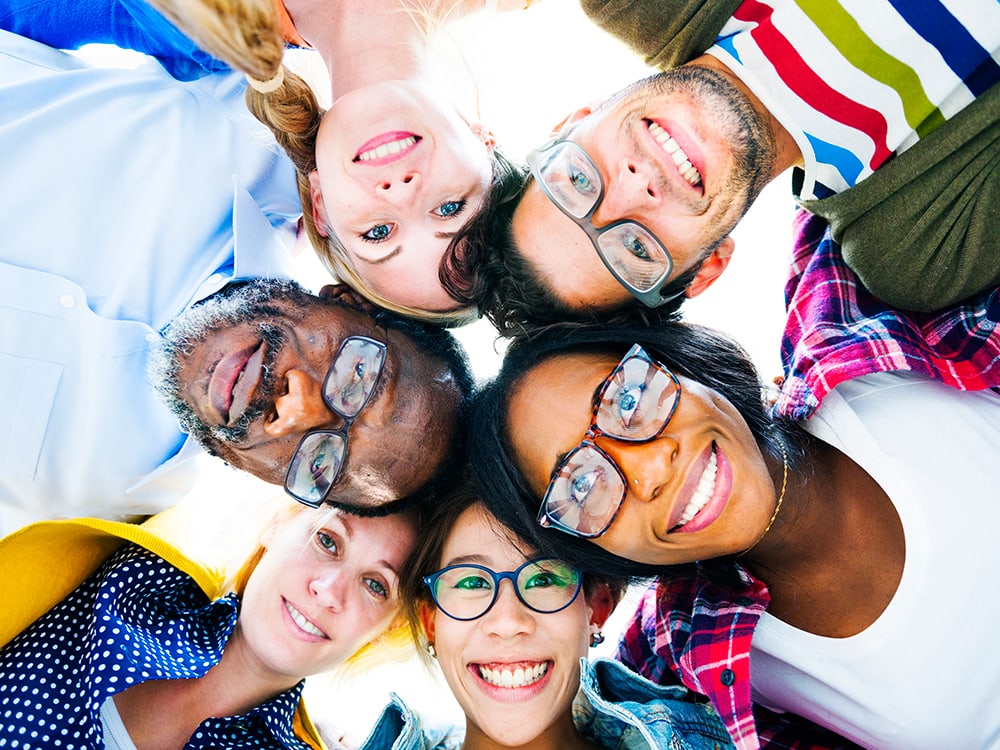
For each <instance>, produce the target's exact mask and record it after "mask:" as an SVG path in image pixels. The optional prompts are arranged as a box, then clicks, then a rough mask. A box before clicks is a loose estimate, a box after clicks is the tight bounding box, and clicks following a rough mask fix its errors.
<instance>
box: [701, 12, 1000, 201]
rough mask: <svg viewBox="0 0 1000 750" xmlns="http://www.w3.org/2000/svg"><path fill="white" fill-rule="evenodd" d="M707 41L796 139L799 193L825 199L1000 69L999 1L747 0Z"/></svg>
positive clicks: (966, 100) (998, 77)
mask: <svg viewBox="0 0 1000 750" xmlns="http://www.w3.org/2000/svg"><path fill="white" fill-rule="evenodd" d="M708 53H709V54H711V55H713V56H715V57H716V58H718V59H719V60H720V61H721V62H723V63H725V64H726V65H727V66H728V67H729V68H730V69H731V70H732V71H733V72H734V73H735V74H736V75H737V76H739V78H740V79H741V80H742V81H743V82H744V83H745V84H746V85H747V86H748V87H749V88H750V89H751V90H752V91H753V92H754V94H755V95H756V96H757V97H758V98H759V99H760V100H761V101H762V103H763V104H764V106H765V107H766V108H767V109H768V110H769V111H770V112H771V114H772V115H774V117H775V118H777V120H778V121H779V122H781V124H782V125H783V126H784V127H785V128H786V129H787V130H788V132H789V133H790V134H791V136H792V137H793V138H794V139H795V141H796V143H797V144H798V146H799V149H800V150H801V152H802V156H803V159H804V161H805V174H804V179H803V181H802V184H801V185H800V186H798V192H799V197H800V198H801V199H803V200H813V199H821V198H825V197H828V196H829V195H832V194H834V193H839V192H841V191H843V190H846V189H848V188H850V187H852V186H854V185H856V184H857V183H858V182H860V181H861V180H863V179H864V178H866V177H868V176H869V175H870V174H872V172H874V171H875V170H876V169H878V167H879V166H880V165H882V164H884V163H885V162H886V161H888V160H889V159H891V158H892V157H893V156H894V155H895V154H899V153H902V152H903V151H905V150H906V149H907V148H910V147H911V146H912V145H913V144H914V143H916V142H917V141H919V140H920V139H921V138H923V137H925V136H926V135H927V134H928V133H930V132H931V131H933V130H934V129H935V128H936V127H938V126H939V125H940V124H942V123H943V122H945V121H946V120H948V119H949V118H950V117H952V116H954V115H955V114H956V113H957V112H959V111H961V110H962V109H963V108H964V107H966V106H967V105H969V104H970V103H971V102H973V101H974V100H975V99H976V97H977V96H978V95H980V94H982V93H983V92H984V91H986V90H987V89H988V88H990V87H991V86H992V85H994V84H995V83H997V82H998V81H1000V63H998V61H1000V3H998V2H997V0H746V1H745V2H743V3H742V4H741V5H740V7H739V8H738V10H737V11H736V13H735V14H734V15H733V17H732V18H731V19H730V20H729V22H728V23H727V24H726V25H725V26H724V28H723V29H722V32H721V33H720V35H719V38H718V39H717V40H716V43H715V45H714V46H713V47H712V48H710V49H709V50H708Z"/></svg>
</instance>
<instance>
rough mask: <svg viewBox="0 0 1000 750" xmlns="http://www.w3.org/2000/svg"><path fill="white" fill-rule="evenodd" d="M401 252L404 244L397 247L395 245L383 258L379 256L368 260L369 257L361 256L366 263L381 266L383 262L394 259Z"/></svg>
mask: <svg viewBox="0 0 1000 750" xmlns="http://www.w3.org/2000/svg"><path fill="white" fill-rule="evenodd" d="M401 252H403V246H402V245H396V247H394V248H393V249H392V251H391V252H389V253H386V254H385V255H383V256H382V257H381V258H378V259H377V260H368V258H363V257H362V258H361V260H362V261H363V262H364V263H367V264H368V265H370V266H380V265H382V264H383V263H386V262H388V261H390V260H392V259H393V258H395V257H396V256H397V255H399V254H400V253H401ZM359 257H360V256H359Z"/></svg>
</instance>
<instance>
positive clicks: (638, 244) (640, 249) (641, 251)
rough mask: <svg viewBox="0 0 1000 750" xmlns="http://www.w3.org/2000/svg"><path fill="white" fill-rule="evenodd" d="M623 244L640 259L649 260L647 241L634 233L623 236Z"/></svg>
mask: <svg viewBox="0 0 1000 750" xmlns="http://www.w3.org/2000/svg"><path fill="white" fill-rule="evenodd" d="M622 246H623V247H624V248H625V250H627V251H628V252H630V253H632V255H634V256H635V257H636V258H639V259H640V260H649V259H650V256H649V251H648V250H647V249H646V245H645V243H643V241H642V240H640V239H639V238H638V237H636V236H635V235H634V234H633V235H628V236H627V237H623V238H622Z"/></svg>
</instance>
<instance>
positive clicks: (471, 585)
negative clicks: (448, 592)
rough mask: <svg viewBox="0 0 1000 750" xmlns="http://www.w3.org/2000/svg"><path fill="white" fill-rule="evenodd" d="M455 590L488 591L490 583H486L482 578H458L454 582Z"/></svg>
mask: <svg viewBox="0 0 1000 750" xmlns="http://www.w3.org/2000/svg"><path fill="white" fill-rule="evenodd" d="M455 588H456V589H463V590H465V591H479V590H483V589H487V590H488V589H490V588H491V586H490V582H489V581H487V580H486V579H485V578H483V577H482V576H465V578H460V579H459V580H458V581H456V582H455Z"/></svg>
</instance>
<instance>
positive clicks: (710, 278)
mask: <svg viewBox="0 0 1000 750" xmlns="http://www.w3.org/2000/svg"><path fill="white" fill-rule="evenodd" d="M735 249H736V243H735V242H734V241H733V238H732V237H731V236H730V237H726V239H724V240H723V241H722V244H721V245H719V246H718V247H717V248H715V250H713V251H712V254H711V255H709V256H708V257H707V258H706V259H705V262H704V263H702V264H701V268H699V269H698V273H696V274H695V277H694V279H692V280H691V283H690V284H688V288H687V292H686V293H685V294H686V295H687V297H688V298H691V297H697V296H698V295H699V294H701V293H702V292H704V291H705V290H706V289H708V288H709V287H710V286H712V284H714V283H715V280H716V279H717V278H719V276H721V275H722V272H723V271H725V270H726V266H728V265H729V261H730V259H731V258H732V256H733V250H735Z"/></svg>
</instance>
